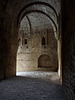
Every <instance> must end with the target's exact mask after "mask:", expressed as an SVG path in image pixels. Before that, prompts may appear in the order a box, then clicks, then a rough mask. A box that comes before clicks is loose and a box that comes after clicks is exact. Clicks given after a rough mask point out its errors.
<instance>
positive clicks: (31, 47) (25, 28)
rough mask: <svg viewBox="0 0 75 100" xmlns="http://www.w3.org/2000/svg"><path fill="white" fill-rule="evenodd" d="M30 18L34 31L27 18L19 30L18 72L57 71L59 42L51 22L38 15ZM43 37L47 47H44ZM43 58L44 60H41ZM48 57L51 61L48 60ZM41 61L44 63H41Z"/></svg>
mask: <svg viewBox="0 0 75 100" xmlns="http://www.w3.org/2000/svg"><path fill="white" fill-rule="evenodd" d="M32 15H33V16H32ZM28 17H29V18H30V17H31V18H30V22H31V25H32V26H31V28H32V29H31V30H30V27H29V23H28V22H27V21H26V20H27V18H26V17H25V18H23V20H22V22H21V25H20V29H19V39H20V45H19V48H18V53H17V71H20V72H21V71H26V70H49V71H57V69H58V68H57V41H56V39H55V35H54V32H53V29H52V26H51V25H50V23H49V20H48V19H47V18H45V17H46V16H44V15H42V14H37V13H35V14H31V15H30V16H28ZM32 17H33V18H32ZM30 31H31V32H32V33H31V32H30ZM43 37H44V38H45V45H42V38H43ZM25 39H27V44H25ZM44 55H46V56H47V57H46V56H44ZM41 56H42V57H43V58H42V59H40V57H41ZM48 56H49V59H47V58H48ZM39 59H40V61H41V60H42V61H41V62H40V61H39ZM39 64H40V65H39ZM38 67H39V68H38Z"/></svg>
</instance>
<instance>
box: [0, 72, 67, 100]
mask: <svg viewBox="0 0 75 100" xmlns="http://www.w3.org/2000/svg"><path fill="white" fill-rule="evenodd" d="M34 74H35V75H34ZM21 75H23V76H22V77H21V76H18V77H13V78H10V79H8V80H4V81H1V82H0V100H66V99H65V95H64V93H63V89H62V87H61V85H60V83H59V81H57V73H49V72H47V73H46V72H27V73H25V74H24V73H22V74H21ZM24 75H25V76H24ZM40 75H41V76H40ZM55 76H56V78H55ZM50 77H53V78H50ZM52 79H55V80H54V81H52Z"/></svg>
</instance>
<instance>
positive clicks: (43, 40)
mask: <svg viewBox="0 0 75 100" xmlns="http://www.w3.org/2000/svg"><path fill="white" fill-rule="evenodd" d="M42 45H46V40H45V38H44V37H43V38H42Z"/></svg>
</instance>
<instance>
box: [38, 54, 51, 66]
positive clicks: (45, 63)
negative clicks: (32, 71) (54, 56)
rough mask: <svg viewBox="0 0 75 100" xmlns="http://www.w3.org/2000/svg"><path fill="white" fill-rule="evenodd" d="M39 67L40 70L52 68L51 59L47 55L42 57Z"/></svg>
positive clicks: (39, 60)
mask: <svg viewBox="0 0 75 100" xmlns="http://www.w3.org/2000/svg"><path fill="white" fill-rule="evenodd" d="M38 67H40V68H50V67H51V59H50V56H49V55H47V54H44V55H41V56H40V57H39V59H38Z"/></svg>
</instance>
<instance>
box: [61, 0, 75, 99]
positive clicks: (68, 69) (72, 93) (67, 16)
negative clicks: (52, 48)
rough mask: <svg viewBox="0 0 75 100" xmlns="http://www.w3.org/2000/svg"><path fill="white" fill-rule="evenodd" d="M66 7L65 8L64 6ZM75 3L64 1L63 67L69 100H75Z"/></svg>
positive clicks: (72, 0)
mask: <svg viewBox="0 0 75 100" xmlns="http://www.w3.org/2000/svg"><path fill="white" fill-rule="evenodd" d="M63 5H64V6H63ZM74 9H75V2H74V0H69V1H65V0H62V67H63V72H62V75H63V79H62V81H63V86H64V90H65V93H66V96H67V100H75V18H74V16H75V10H74Z"/></svg>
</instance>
